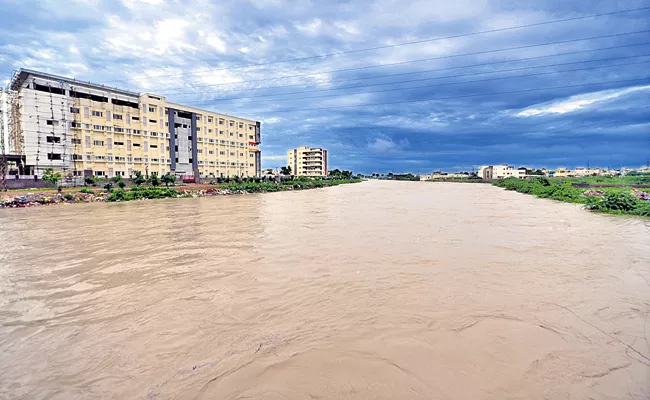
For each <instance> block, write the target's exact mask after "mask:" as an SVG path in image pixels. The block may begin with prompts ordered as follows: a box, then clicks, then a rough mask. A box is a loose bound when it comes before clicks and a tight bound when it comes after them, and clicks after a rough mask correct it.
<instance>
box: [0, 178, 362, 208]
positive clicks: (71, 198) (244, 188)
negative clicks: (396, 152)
mask: <svg viewBox="0 0 650 400" xmlns="http://www.w3.org/2000/svg"><path fill="white" fill-rule="evenodd" d="M357 182H361V180H360V179H339V180H324V179H295V180H290V181H284V182H279V183H276V182H268V183H255V182H240V183H224V184H216V185H195V186H172V187H158V186H157V187H154V186H132V187H131V188H128V189H114V190H100V189H96V188H91V187H83V188H79V189H76V188H75V189H66V190H64V191H62V192H57V191H56V190H54V189H53V190H51V191H42V190H41V191H38V192H36V191H35V192H25V191H24V190H23V191H15V192H8V193H6V194H4V196H3V197H1V198H0V208H25V207H36V206H43V205H54V204H76V203H101V202H118V201H133V200H145V199H164V198H196V197H209V196H228V195H235V194H249V193H265V192H281V191H289V190H306V189H316V188H323V187H329V186H337V185H342V184H346V183H357Z"/></svg>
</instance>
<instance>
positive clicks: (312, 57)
mask: <svg viewBox="0 0 650 400" xmlns="http://www.w3.org/2000/svg"><path fill="white" fill-rule="evenodd" d="M649 9H650V6H649V7H639V8H631V9H626V10H618V11H610V12H606V13H599V14H590V15H583V16H580V17H571V18H563V19H557V20H551V21H544V22H536V23H532V24H526V25H518V26H510V27H506V28H498V29H490V30H485V31H478V32H470V33H463V34H458V35H450V36H443V37H437V38H431V39H422V40H415V41H410V42H402V43H396V44H391V45H383V46H375V47H367V48H363V49H356V50H349V51H341V52H335V53H329V54H321V55H317V56H308V57H299V58H292V59H285V60H279V61H269V62H265V63H257V64H248V65H241V66H238V67H231V68H221V69H215V70H212V72H218V71H232V70H235V69H243V68H251V67H261V66H266V65H274V64H281V63H288V62H296V61H305V60H313V59H319V58H328V57H333V56H341V55H347V54H357V53H362V52H367V51H374V50H381V49H388V48H394V47H401V46H408V45H413V44H421V43H430V42H435V41H440V40H448V39H457V38H462V37H469V36H477V35H484V34H488V33H497V32H506V31H511V30H516V29H523V28H530V27H535V26H543V25H550V24H557V23H562V22H570V21H579V20H583V19H589V18H597V17H604V16H608V15H616V14H624V13H630V12H635V11H643V10H649ZM210 60H216V59H206V60H203V61H210ZM179 75H185V74H184V73H181V74H165V75H158V76H153V77H149V78H147V79H158V78H163V77H169V76H179ZM134 79H136V78H126V79H118V80H112V81H106V82H105V83H110V82H124V81H132V80H134ZM138 80H142V78H140V79H138Z"/></svg>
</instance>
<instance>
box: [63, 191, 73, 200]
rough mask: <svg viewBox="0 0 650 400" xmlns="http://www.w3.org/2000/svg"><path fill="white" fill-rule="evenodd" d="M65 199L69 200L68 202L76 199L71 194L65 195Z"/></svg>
mask: <svg viewBox="0 0 650 400" xmlns="http://www.w3.org/2000/svg"><path fill="white" fill-rule="evenodd" d="M63 198H64V199H66V200H68V201H71V200H72V199H74V196H73V195H72V194H70V193H66V194H64V195H63Z"/></svg>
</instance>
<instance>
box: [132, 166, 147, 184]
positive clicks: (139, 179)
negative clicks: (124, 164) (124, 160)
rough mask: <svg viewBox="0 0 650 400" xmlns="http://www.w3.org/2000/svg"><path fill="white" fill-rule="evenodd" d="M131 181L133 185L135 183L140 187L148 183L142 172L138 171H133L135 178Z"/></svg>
mask: <svg viewBox="0 0 650 400" xmlns="http://www.w3.org/2000/svg"><path fill="white" fill-rule="evenodd" d="M131 180H133V183H135V184H136V185H138V186H140V185H142V184H143V183H145V182H146V181H147V180H146V179H145V177H144V176H143V175H142V172H140V171H138V170H134V171H133V177H132V178H131Z"/></svg>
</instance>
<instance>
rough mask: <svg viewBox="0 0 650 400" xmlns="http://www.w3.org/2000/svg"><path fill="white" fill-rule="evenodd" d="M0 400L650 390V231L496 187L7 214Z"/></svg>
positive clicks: (398, 187)
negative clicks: (649, 316) (0, 399)
mask: <svg viewBox="0 0 650 400" xmlns="http://www.w3.org/2000/svg"><path fill="white" fill-rule="evenodd" d="M0 243H1V244H2V245H1V246H0V398H2V399H30V400H31V399H66V400H67V399H100V398H101V399H296V400H297V399H468V400H469V399H471V400H476V399H494V400H497V399H499V400H501V399H628V400H629V399H632V400H641V399H650V320H649V318H648V314H649V313H650V222H648V221H645V222H644V220H642V219H639V218H628V217H618V216H609V215H602V214H592V213H589V212H587V211H583V210H581V209H579V208H578V207H577V206H575V205H572V204H565V203H557V202H553V201H550V200H543V199H537V198H534V197H532V196H527V195H523V194H518V193H514V192H506V191H504V190H502V189H499V188H496V187H492V186H488V185H470V184H453V183H449V184H447V183H426V182H377V181H374V182H364V183H360V184H352V185H343V186H338V187H334V188H327V189H317V190H309V191H301V192H284V193H269V194H260V195H242V196H230V197H211V198H200V199H168V200H156V201H144V202H131V203H121V204H108V203H97V204H80V205H62V206H53V207H40V208H34V209H21V210H0Z"/></svg>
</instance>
